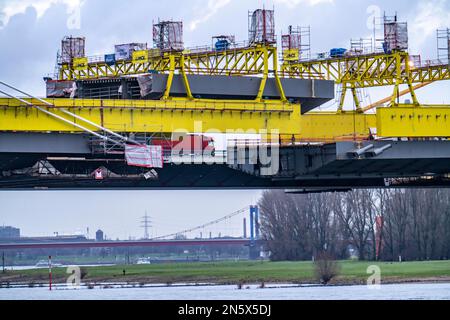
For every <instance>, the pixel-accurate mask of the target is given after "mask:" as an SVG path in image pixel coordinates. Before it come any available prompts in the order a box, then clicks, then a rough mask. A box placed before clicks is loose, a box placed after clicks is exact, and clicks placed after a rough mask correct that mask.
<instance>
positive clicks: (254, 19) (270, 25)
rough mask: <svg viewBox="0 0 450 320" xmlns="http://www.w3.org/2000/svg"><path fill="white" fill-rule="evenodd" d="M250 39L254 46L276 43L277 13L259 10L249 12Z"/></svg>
mask: <svg viewBox="0 0 450 320" xmlns="http://www.w3.org/2000/svg"><path fill="white" fill-rule="evenodd" d="M248 39H249V42H250V44H251V45H253V44H273V43H276V42H277V40H276V35H275V11H274V10H266V9H257V10H255V11H253V12H249V16H248Z"/></svg>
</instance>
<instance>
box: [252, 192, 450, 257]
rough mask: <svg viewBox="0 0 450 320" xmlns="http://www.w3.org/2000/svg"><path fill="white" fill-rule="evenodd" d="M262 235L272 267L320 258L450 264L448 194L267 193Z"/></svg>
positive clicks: (260, 204) (449, 196) (449, 202)
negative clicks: (352, 256)
mask: <svg viewBox="0 0 450 320" xmlns="http://www.w3.org/2000/svg"><path fill="white" fill-rule="evenodd" d="M259 207H260V212H261V222H260V224H261V235H262V237H263V238H264V239H265V240H266V241H267V242H266V247H267V248H266V249H267V250H268V251H270V253H271V259H272V260H274V261H286V260H287V261H296V260H311V259H312V258H313V257H315V256H317V255H319V254H321V253H324V252H326V253H329V254H332V255H333V256H334V257H336V258H337V259H348V258H349V251H350V250H349V249H354V251H355V252H356V254H357V257H358V258H359V259H360V260H385V261H398V260H402V261H406V260H409V261H411V260H441V259H449V258H450V190H447V189H406V190H403V189H394V190H386V189H379V190H378V189H377V190H369V189H368V190H356V191H352V192H348V193H318V194H306V195H291V194H286V193H285V192H283V191H266V192H264V193H263V196H262V198H261V199H260V201H259Z"/></svg>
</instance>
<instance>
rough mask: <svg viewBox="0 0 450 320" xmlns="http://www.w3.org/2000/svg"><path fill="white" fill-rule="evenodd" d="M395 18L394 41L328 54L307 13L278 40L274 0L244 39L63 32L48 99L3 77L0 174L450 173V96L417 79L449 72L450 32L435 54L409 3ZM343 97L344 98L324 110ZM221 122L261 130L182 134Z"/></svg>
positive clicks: (307, 184) (388, 23)
mask: <svg viewBox="0 0 450 320" xmlns="http://www.w3.org/2000/svg"><path fill="white" fill-rule="evenodd" d="M381 24H382V25H383V31H384V34H383V37H382V38H383V41H382V42H380V43H378V42H377V40H376V39H372V40H370V41H365V40H364V39H361V40H358V41H355V40H352V41H351V47H350V49H343V48H334V49H332V50H330V52H327V53H321V54H318V55H317V57H312V55H311V52H310V45H309V38H310V34H309V32H310V28H309V27H308V28H305V27H298V28H293V27H289V32H288V33H286V34H283V35H282V37H281V44H282V48H281V52H279V50H278V47H277V37H276V34H275V15H274V11H273V10H266V9H259V10H256V11H254V12H252V13H250V14H249V39H248V41H246V42H244V43H238V42H236V41H235V37H234V36H230V35H220V36H216V37H214V38H213V41H214V42H213V46H212V47H198V48H191V49H186V48H184V44H183V37H182V36H183V24H182V22H177V21H162V22H161V21H160V22H158V23H157V24H155V25H154V26H153V29H154V30H153V33H154V34H153V47H151V48H149V47H148V45H147V44H139V43H132V44H126V45H117V46H115V53H114V54H105V55H103V56H95V57H92V56H88V55H87V54H86V52H85V41H86V39H85V38H81V37H80V38H73V37H67V38H64V39H63V40H62V44H61V51H60V53H59V55H58V61H57V70H56V73H55V75H53V76H50V77H46V78H45V80H46V86H47V96H46V97H45V98H39V97H35V96H33V95H30V94H28V93H27V92H26V88H16V87H15V86H13V85H10V84H8V83H7V81H5V82H0V85H1V88H0V94H2V95H3V96H4V97H2V98H0V114H1V116H0V188H2V189H129V188H136V189H212V188H213V189H227V188H232V189H237V188H243V189H249V188H255V189H260V188H267V189H269V188H285V189H293V190H297V191H298V192H314V191H323V190H348V189H351V188H357V187H418V186H424V187H426V186H429V187H436V186H449V185H450V183H449V182H450V141H449V140H448V139H449V137H450V123H449V121H450V105H427V104H423V103H422V102H421V101H419V99H418V97H417V95H416V91H417V90H420V89H421V88H423V87H426V86H430V85H432V84H434V83H442V81H445V80H449V79H450V71H449V60H450V59H449V58H450V50H449V46H450V30H448V29H447V30H438V31H437V40H438V41H437V42H438V48H437V51H438V59H437V60H433V61H432V60H422V59H421V57H420V56H415V55H411V54H409V52H408V31H407V24H406V23H402V22H399V21H398V19H397V16H395V17H387V16H384V17H383V18H382V21H381ZM368 43H369V44H370V45H368ZM402 86H404V87H405V88H406V89H405V90H402ZM375 87H388V88H393V90H392V94H391V95H389V96H388V97H387V98H385V99H382V100H379V101H377V102H375V103H371V104H370V105H367V106H365V105H363V101H362V99H361V90H363V89H364V90H365V89H370V88H375ZM336 92H337V94H336ZM349 92H350V94H351V100H352V104H353V109H352V110H350V111H349V110H346V108H345V102H346V101H348V93H349ZM405 95H408V96H410V97H411V99H410V100H407V101H405V102H404V103H401V102H400V98H401V97H402V96H405ZM333 100H335V101H336V104H337V108H336V111H327V112H324V111H318V110H317V108H319V107H320V106H323V105H324V104H325V103H327V102H330V101H333ZM212 134H215V135H216V134H234V135H236V134H239V135H244V134H258V135H259V138H258V139H256V140H250V139H246V138H242V139H234V140H230V141H227V147H226V150H218V149H217V147H216V148H211V146H210V147H209V148H207V147H203V145H202V142H200V145H197V146H194V147H192V146H189V147H186V145H185V144H183V143H180V142H181V141H183V140H184V141H188V140H189V141H190V142H192V141H194V140H196V139H195V137H200V138H201V139H200V140H203V141H204V139H205V137H207V136H208V135H212ZM161 141H166V142H161ZM208 141H210V140H208ZM180 146H181V147H180Z"/></svg>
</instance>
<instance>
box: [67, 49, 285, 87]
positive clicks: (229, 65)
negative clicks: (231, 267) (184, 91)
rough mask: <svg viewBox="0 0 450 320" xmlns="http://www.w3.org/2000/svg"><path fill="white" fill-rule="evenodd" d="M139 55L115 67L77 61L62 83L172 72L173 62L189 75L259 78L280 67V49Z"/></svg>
mask: <svg viewBox="0 0 450 320" xmlns="http://www.w3.org/2000/svg"><path fill="white" fill-rule="evenodd" d="M135 54H136V55H139V58H140V59H134V58H135V55H133V59H131V60H120V61H116V63H115V64H113V65H108V64H106V63H105V62H104V61H93V62H90V63H89V64H88V65H87V68H84V69H83V70H79V69H76V68H75V67H74V66H75V60H74V61H73V63H72V64H70V63H66V64H63V65H62V66H61V69H60V74H59V80H75V79H76V80H84V79H99V78H106V77H119V76H125V75H136V74H143V73H148V72H154V71H157V72H162V73H168V72H170V69H171V60H172V59H173V60H175V62H176V65H175V69H176V70H183V71H184V72H185V73H186V74H203V75H228V76H229V75H258V74H263V73H264V70H265V68H267V69H269V65H272V64H273V65H275V68H273V69H277V67H278V61H277V49H276V47H274V46H266V45H257V46H253V47H246V48H239V49H230V50H223V51H204V52H189V51H187V52H167V53H160V52H158V51H155V50H147V55H148V59H142V57H143V53H142V52H141V51H138V52H135ZM272 61H273V63H272ZM271 69H272V68H271Z"/></svg>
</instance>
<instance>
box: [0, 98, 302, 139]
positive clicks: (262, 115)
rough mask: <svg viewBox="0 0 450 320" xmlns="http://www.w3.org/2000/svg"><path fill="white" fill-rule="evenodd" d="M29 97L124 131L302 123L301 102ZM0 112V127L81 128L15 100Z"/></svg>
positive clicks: (290, 128) (283, 127)
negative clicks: (42, 98) (296, 103)
mask: <svg viewBox="0 0 450 320" xmlns="http://www.w3.org/2000/svg"><path fill="white" fill-rule="evenodd" d="M27 101H31V102H32V103H33V104H35V105H38V106H40V107H42V108H45V109H46V110H48V111H50V112H53V113H54V114H56V115H58V116H61V117H64V118H66V119H68V120H70V121H73V122H77V121H75V119H73V118H70V117H69V116H67V115H65V114H63V113H61V112H60V111H58V109H59V108H65V109H67V110H70V111H71V112H73V113H75V114H77V115H78V116H81V117H83V118H85V119H87V120H89V121H92V122H94V123H96V124H98V125H101V126H102V127H105V128H107V129H110V130H112V131H115V132H124V133H128V132H135V133H138V132H143V133H144V132H145V133H171V132H176V131H178V130H186V131H188V132H209V133H213V132H217V133H226V132H227V131H229V130H244V131H248V130H256V131H259V130H262V129H267V130H269V131H271V130H279V132H280V133H282V134H298V133H299V132H300V125H301V122H300V117H301V111H300V105H292V104H285V103H281V102H278V101H274V102H266V101H263V102H259V103H256V102H252V101H214V100H194V101H190V100H186V99H173V100H171V101H150V100H146V101H143V100H139V101H137V100H89V99H76V100H70V99H55V100H52V99H46V101H48V102H50V103H52V104H54V105H55V107H48V106H46V105H43V103H42V102H39V101H36V100H29V99H28V100H27ZM0 115H1V116H0V131H40V132H49V131H50V132H80V129H77V128H75V127H73V126H71V125H68V124H66V123H64V122H62V121H58V120H57V119H55V118H53V117H51V116H49V115H45V114H43V113H41V112H40V111H38V110H36V109H35V108H32V107H26V106H25V105H24V104H23V103H21V102H19V101H17V100H14V99H6V98H0ZM86 127H87V128H88V129H90V130H93V131H97V130H96V129H95V128H92V127H90V126H86Z"/></svg>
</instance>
